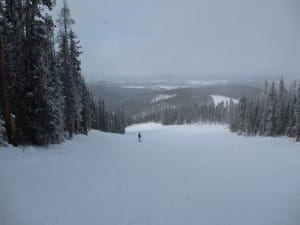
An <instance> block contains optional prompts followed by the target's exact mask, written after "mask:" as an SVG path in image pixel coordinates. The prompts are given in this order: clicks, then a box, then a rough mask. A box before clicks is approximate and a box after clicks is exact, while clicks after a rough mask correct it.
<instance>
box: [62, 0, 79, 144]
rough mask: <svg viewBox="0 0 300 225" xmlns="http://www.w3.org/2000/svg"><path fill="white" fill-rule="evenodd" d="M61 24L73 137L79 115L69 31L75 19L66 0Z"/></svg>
mask: <svg viewBox="0 0 300 225" xmlns="http://www.w3.org/2000/svg"><path fill="white" fill-rule="evenodd" d="M57 22H58V25H59V31H58V37H57V39H58V43H59V46H58V47H59V52H58V67H59V73H60V76H61V79H62V82H63V93H64V97H65V107H64V117H65V126H66V130H67V131H68V132H69V138H72V137H73V133H74V131H75V120H76V116H77V109H76V108H75V107H76V102H77V100H76V97H77V96H76V89H75V84H74V79H73V77H72V68H71V59H70V41H69V32H70V30H71V26H72V25H73V24H74V20H73V19H72V18H71V12H70V9H69V8H68V5H67V2H66V0H64V2H63V7H62V9H61V11H60V13H59V15H58V19H57Z"/></svg>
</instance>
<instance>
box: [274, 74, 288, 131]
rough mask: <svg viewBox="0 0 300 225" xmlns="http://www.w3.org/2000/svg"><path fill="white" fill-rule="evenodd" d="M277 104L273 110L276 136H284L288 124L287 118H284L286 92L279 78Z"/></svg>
mask: <svg viewBox="0 0 300 225" xmlns="http://www.w3.org/2000/svg"><path fill="white" fill-rule="evenodd" d="M277 99H278V102H277V107H276V110H275V115H276V131H275V134H276V135H284V133H285V129H286V126H287V123H288V118H287V116H286V108H287V90H286V88H285V86H284V81H283V79H282V78H281V80H280V83H279V89H278V97H277Z"/></svg>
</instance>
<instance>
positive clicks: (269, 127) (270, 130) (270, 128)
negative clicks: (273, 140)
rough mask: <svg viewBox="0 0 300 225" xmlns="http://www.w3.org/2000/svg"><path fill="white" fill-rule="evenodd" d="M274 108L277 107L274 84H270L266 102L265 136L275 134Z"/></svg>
mask: <svg viewBox="0 0 300 225" xmlns="http://www.w3.org/2000/svg"><path fill="white" fill-rule="evenodd" d="M276 107H277V93H276V87H275V82H274V81H273V82H272V85H271V89H270V92H269V96H268V102H267V124H266V131H265V135H266V136H275V132H276V114H275V112H276Z"/></svg>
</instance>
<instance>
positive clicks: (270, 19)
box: [55, 0, 300, 80]
mask: <svg viewBox="0 0 300 225" xmlns="http://www.w3.org/2000/svg"><path fill="white" fill-rule="evenodd" d="M61 1H62V0H57V6H56V9H55V13H56V12H57V11H58V9H57V8H59V7H60V6H61ZM69 7H70V9H71V12H72V16H73V18H74V19H75V20H76V24H75V25H74V30H75V32H76V33H77V34H78V36H79V38H80V41H81V45H82V51H83V54H82V57H81V60H82V70H83V74H84V76H85V77H86V79H87V80H94V79H97V78H100V77H103V78H106V79H107V78H110V79H119V78H122V79H124V78H132V79H138V80H142V79H144V78H147V79H163V78H165V77H168V78H171V77H176V78H177V79H178V78H181V79H200V80H208V79H233V78H234V79H235V78H239V79H244V78H245V79H254V78H258V77H260V78H262V79H266V78H272V77H274V78H278V77H280V76H284V77H300V1H299V0H84V1H81V0H69Z"/></svg>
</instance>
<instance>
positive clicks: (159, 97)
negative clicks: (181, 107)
mask: <svg viewBox="0 0 300 225" xmlns="http://www.w3.org/2000/svg"><path fill="white" fill-rule="evenodd" d="M176 96H177V95H176V94H173V95H158V96H156V97H155V98H153V99H152V100H151V103H157V102H160V101H162V100H167V99H170V98H174V97H176Z"/></svg>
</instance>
